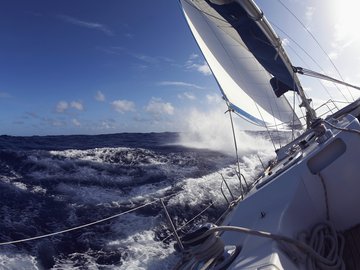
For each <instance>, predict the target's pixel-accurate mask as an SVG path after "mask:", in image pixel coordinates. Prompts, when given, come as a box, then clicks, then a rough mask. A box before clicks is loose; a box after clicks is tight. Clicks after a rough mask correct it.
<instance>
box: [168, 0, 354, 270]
mask: <svg viewBox="0 0 360 270" xmlns="http://www.w3.org/2000/svg"><path fill="white" fill-rule="evenodd" d="M180 4H181V8H182V11H183V13H184V16H185V18H186V21H187V23H188V25H189V27H190V30H191V32H192V34H193V36H194V38H195V40H196V42H197V44H198V46H199V48H200V50H201V52H202V53H203V55H204V57H205V59H206V61H207V63H208V65H209V67H210V69H211V71H212V73H213V75H214V77H215V79H216V81H217V83H218V85H219V88H220V91H221V93H222V96H223V99H224V101H225V102H226V104H227V106H228V108H229V113H233V114H234V113H235V114H236V115H238V116H240V117H242V118H243V119H245V120H246V121H248V122H250V123H251V124H253V125H255V126H257V127H262V128H264V129H266V130H267V131H268V132H269V134H270V135H271V133H272V131H274V130H276V131H279V130H287V129H290V130H293V134H295V133H298V134H299V135H298V136H297V137H296V138H295V137H294V138H293V139H292V140H291V141H290V142H288V143H287V144H286V145H284V146H281V147H279V148H277V149H276V158H275V159H274V160H273V161H272V162H270V163H269V166H268V167H265V168H264V171H263V173H262V174H261V175H260V176H259V177H258V178H257V179H254V181H252V182H251V183H250V182H246V181H245V179H243V177H242V175H241V172H240V169H239V171H237V176H238V177H239V180H240V182H241V183H242V191H243V193H242V194H241V196H240V197H239V198H236V199H234V200H233V201H232V202H230V203H229V208H228V209H227V211H226V212H225V213H224V215H223V216H222V218H221V219H219V221H218V222H217V223H216V224H203V225H202V226H198V227H195V228H193V230H191V231H189V232H188V233H186V234H185V235H183V236H182V237H179V236H177V240H178V243H177V244H176V249H177V250H178V252H179V254H181V256H180V257H181V259H180V260H179V263H178V264H177V266H176V269H204V270H205V269H249V270H250V269H254V270H255V269H259V270H260V269H262V270H279V269H360V260H359V258H360V254H359V250H360V207H359V206H360V196H359V192H360V176H359V173H358V166H359V156H360V155H359V153H360V124H359V119H360V100H355V101H353V102H352V103H349V104H348V105H346V106H345V107H343V108H341V109H339V110H337V111H336V112H332V113H329V114H328V115H326V116H322V117H321V116H319V115H317V112H316V110H315V109H314V108H312V105H311V99H310V98H308V97H307V96H306V94H305V92H304V90H303V87H302V85H301V83H300V79H299V76H298V74H305V75H309V76H315V77H318V78H320V79H327V80H331V81H333V82H337V83H342V84H345V85H347V86H348V87H355V88H357V87H356V86H353V85H350V84H348V83H345V82H343V81H341V80H337V79H335V78H331V77H329V76H327V75H324V74H320V73H318V72H314V71H311V70H308V69H305V68H301V67H295V66H294V65H293V64H292V62H291V60H290V59H289V57H288V55H287V53H286V51H285V49H284V47H283V46H282V43H281V39H280V38H279V37H278V35H277V34H276V33H275V31H274V30H273V28H272V27H271V25H270V23H269V22H268V20H267V19H266V18H265V16H264V14H263V12H262V11H261V10H260V8H259V7H258V6H257V5H256V4H255V2H254V1H253V0H180ZM291 91H292V92H291ZM285 93H293V94H294V99H295V97H296V98H299V100H300V101H301V102H299V103H301V104H300V106H301V111H303V112H304V115H303V116H299V115H298V113H296V108H294V106H292V105H293V104H292V102H291V101H289V99H288V98H287V97H286V95H285ZM294 131H296V132H294ZM174 232H176V230H174Z"/></svg>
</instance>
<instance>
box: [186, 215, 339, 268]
mask: <svg viewBox="0 0 360 270" xmlns="http://www.w3.org/2000/svg"><path fill="white" fill-rule="evenodd" d="M221 231H233V232H240V233H246V234H249V235H254V236H258V237H263V238H269V239H272V240H275V241H277V242H279V243H282V244H284V243H285V244H290V245H293V246H294V247H296V248H297V249H298V250H297V251H295V252H296V253H295V254H294V256H295V257H301V256H302V255H308V257H307V266H308V267H307V268H306V269H308V270H312V269H313V270H315V269H324V270H325V269H327V270H329V269H344V267H345V266H344V262H343V260H342V258H341V256H342V253H343V250H344V238H343V237H342V236H341V235H338V234H337V232H336V230H335V228H334V226H333V225H332V224H331V223H329V222H325V223H321V224H319V225H317V226H316V227H314V229H313V230H312V233H311V237H310V238H309V240H308V241H306V240H305V241H299V240H295V239H293V238H290V237H287V236H283V235H278V234H273V233H269V232H264V231H258V230H252V229H249V228H244V227H235V226H219V227H212V228H210V229H209V230H208V231H206V232H205V233H204V234H202V235H200V236H199V237H195V238H193V239H191V242H195V241H198V240H200V239H202V238H204V237H206V236H209V235H211V234H213V233H214V232H221ZM303 235H304V234H303ZM324 239H325V240H326V242H327V243H326V244H327V246H326V248H325V245H324V243H323V242H324Z"/></svg>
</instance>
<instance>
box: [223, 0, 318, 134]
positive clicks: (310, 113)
mask: <svg viewBox="0 0 360 270" xmlns="http://www.w3.org/2000/svg"><path fill="white" fill-rule="evenodd" d="M218 1H219V0H218ZM234 1H236V2H238V3H239V4H240V5H241V6H242V7H243V8H244V9H245V10H246V12H247V13H248V15H249V17H250V18H251V19H252V20H253V21H254V22H256V24H257V25H258V26H259V28H260V29H261V30H262V31H263V33H264V34H265V35H266V37H267V38H268V40H270V42H271V45H272V46H273V47H274V48H275V49H276V50H277V51H278V56H279V57H281V58H282V60H283V61H284V63H285V65H286V67H287V69H288V71H289V72H290V73H291V74H292V76H293V80H294V84H295V85H296V88H297V90H298V91H297V93H298V95H299V97H300V99H301V101H302V102H301V104H300V107H304V108H305V110H306V123H307V127H308V128H309V126H310V124H311V123H312V122H313V121H314V120H315V119H316V113H315V111H314V109H313V108H312V107H311V105H310V102H311V99H308V98H307V97H306V96H305V92H304V89H303V88H302V86H301V83H300V80H299V78H298V76H297V74H296V68H294V67H293V65H292V64H291V61H290V59H289V57H288V55H287V53H286V52H285V50H284V48H283V46H282V44H281V39H280V38H279V36H278V35H277V34H276V32H275V31H274V29H273V28H272V27H271V25H270V23H269V21H268V20H267V19H266V18H265V17H264V13H263V12H262V10H261V9H260V8H259V7H258V6H257V5H256V3H255V2H254V1H253V0H234ZM224 2H229V1H224ZM276 57H277V56H276Z"/></svg>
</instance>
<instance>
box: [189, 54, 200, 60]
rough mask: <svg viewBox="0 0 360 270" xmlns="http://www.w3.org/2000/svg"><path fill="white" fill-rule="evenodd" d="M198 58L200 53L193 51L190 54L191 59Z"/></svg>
mask: <svg viewBox="0 0 360 270" xmlns="http://www.w3.org/2000/svg"><path fill="white" fill-rule="evenodd" d="M196 58H199V55H198V54H196V53H192V54H190V56H189V60H194V59H196Z"/></svg>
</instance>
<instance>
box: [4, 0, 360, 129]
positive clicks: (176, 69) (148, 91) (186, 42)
mask: <svg viewBox="0 0 360 270" xmlns="http://www.w3.org/2000/svg"><path fill="white" fill-rule="evenodd" d="M340 2H341V3H340ZM282 3H284V4H285V5H286V6H287V7H288V8H289V9H290V10H291V11H292V12H293V13H295V14H296V16H298V18H299V19H300V20H301V21H302V23H303V24H304V25H305V26H306V27H307V28H308V29H309V30H310V31H311V32H312V33H313V34H314V35H315V36H316V37H317V38H318V41H319V43H320V44H321V45H322V46H323V49H324V50H325V51H326V52H327V54H328V55H329V56H330V58H331V59H332V61H333V62H334V63H335V64H336V66H337V68H338V69H339V70H340V71H341V74H342V76H343V78H344V79H345V80H347V81H349V82H350V83H354V84H356V83H357V84H360V65H359V64H358V63H359V61H360V54H359V53H358V52H359V48H360V34H359V31H358V30H357V29H356V25H358V23H357V22H356V18H357V16H358V15H357V14H356V13H355V12H357V10H359V7H360V4H359V3H357V0H344V1H336V0H332V1H326V6H321V5H320V4H322V5H323V4H324V2H323V1H310V0H305V1H304V0H302V1H300V0H282ZM257 4H258V5H259V7H260V8H261V9H263V11H264V13H265V15H266V16H267V17H268V19H269V21H270V23H273V26H274V29H275V31H276V32H277V33H278V34H279V35H280V37H281V39H282V42H283V45H284V46H285V49H286V50H287V51H288V52H289V55H290V57H291V59H292V60H293V62H294V64H295V65H300V66H304V67H308V68H312V69H314V70H317V71H320V72H321V70H319V68H318V66H317V65H316V64H315V63H314V62H313V60H312V59H314V60H316V62H317V63H318V64H320V66H321V67H322V68H323V70H324V71H326V72H327V73H328V74H330V75H332V76H336V77H338V74H337V73H336V71H335V69H334V68H333V66H332V64H331V62H330V61H329V59H328V58H327V56H326V55H325V54H324V53H323V52H322V51H321V49H320V48H319V47H318V45H317V44H316V42H315V41H314V40H312V39H311V37H310V36H309V34H308V33H307V32H306V31H305V30H304V29H303V28H302V27H301V25H300V24H299V23H298V22H297V21H296V20H295V19H294V17H292V16H291V15H290V14H289V12H288V11H287V10H286V9H285V8H284V6H283V5H282V4H281V2H280V1H279V0H273V1H268V0H261V1H257ZM0 33H1V42H0V135H17V136H18V135H19V136H24V135H25V136H28V135H62V134H64V135H67V134H104V133H117V132H162V131H182V130H184V129H186V128H188V127H189V122H191V121H197V120H196V119H195V118H194V117H193V115H194V114H196V115H199V114H202V117H201V119H202V121H204V119H208V121H210V122H211V121H213V118H212V117H211V116H212V112H214V111H216V112H217V113H220V114H223V112H224V110H225V108H224V104H223V103H221V96H220V92H219V90H218V87H217V85H216V82H215V80H214V79H213V77H212V75H211V72H210V69H209V67H208V66H207V64H206V62H205V60H204V58H203V57H202V55H201V52H200V51H199V49H198V47H197V45H196V43H195V41H194V39H193V37H192V35H191V33H190V30H189V28H188V26H187V24H186V22H185V19H184V17H183V15H182V12H181V9H180V6H179V3H178V1H177V0H154V1H149V0H131V1H120V0H106V1H100V0H77V1H70V0H61V1H60V0H52V1H49V0H32V1H29V0H2V1H1V9H0ZM285 33H287V34H285ZM287 35H290V36H287ZM296 44H301V45H302V47H303V49H300V48H299V47H298V46H297V45H296ZM308 54H310V55H311V56H312V59H311V58H309V56H308ZM324 84H325V85H326V86H327V87H329V88H328V89H329V90H331V91H334V93H332V97H333V98H334V99H341V98H342V97H343V95H340V94H339V93H336V89H335V88H334V86H333V85H330V84H328V83H324ZM303 86H304V88H305V90H306V91H307V94H308V95H309V96H311V97H312V98H313V100H314V104H320V103H321V102H323V101H326V100H327V99H329V98H328V97H326V94H327V92H326V91H328V90H326V91H325V90H324V89H323V88H324V87H323V86H322V85H320V84H318V83H315V82H314V81H313V79H307V78H305V79H304V80H303ZM343 91H344V93H346V94H345V95H346V98H348V99H351V97H350V94H348V90H343ZM353 95H354V96H355V95H356V93H355V94H353ZM203 115H205V116H207V115H208V117H205V118H204V117H203Z"/></svg>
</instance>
